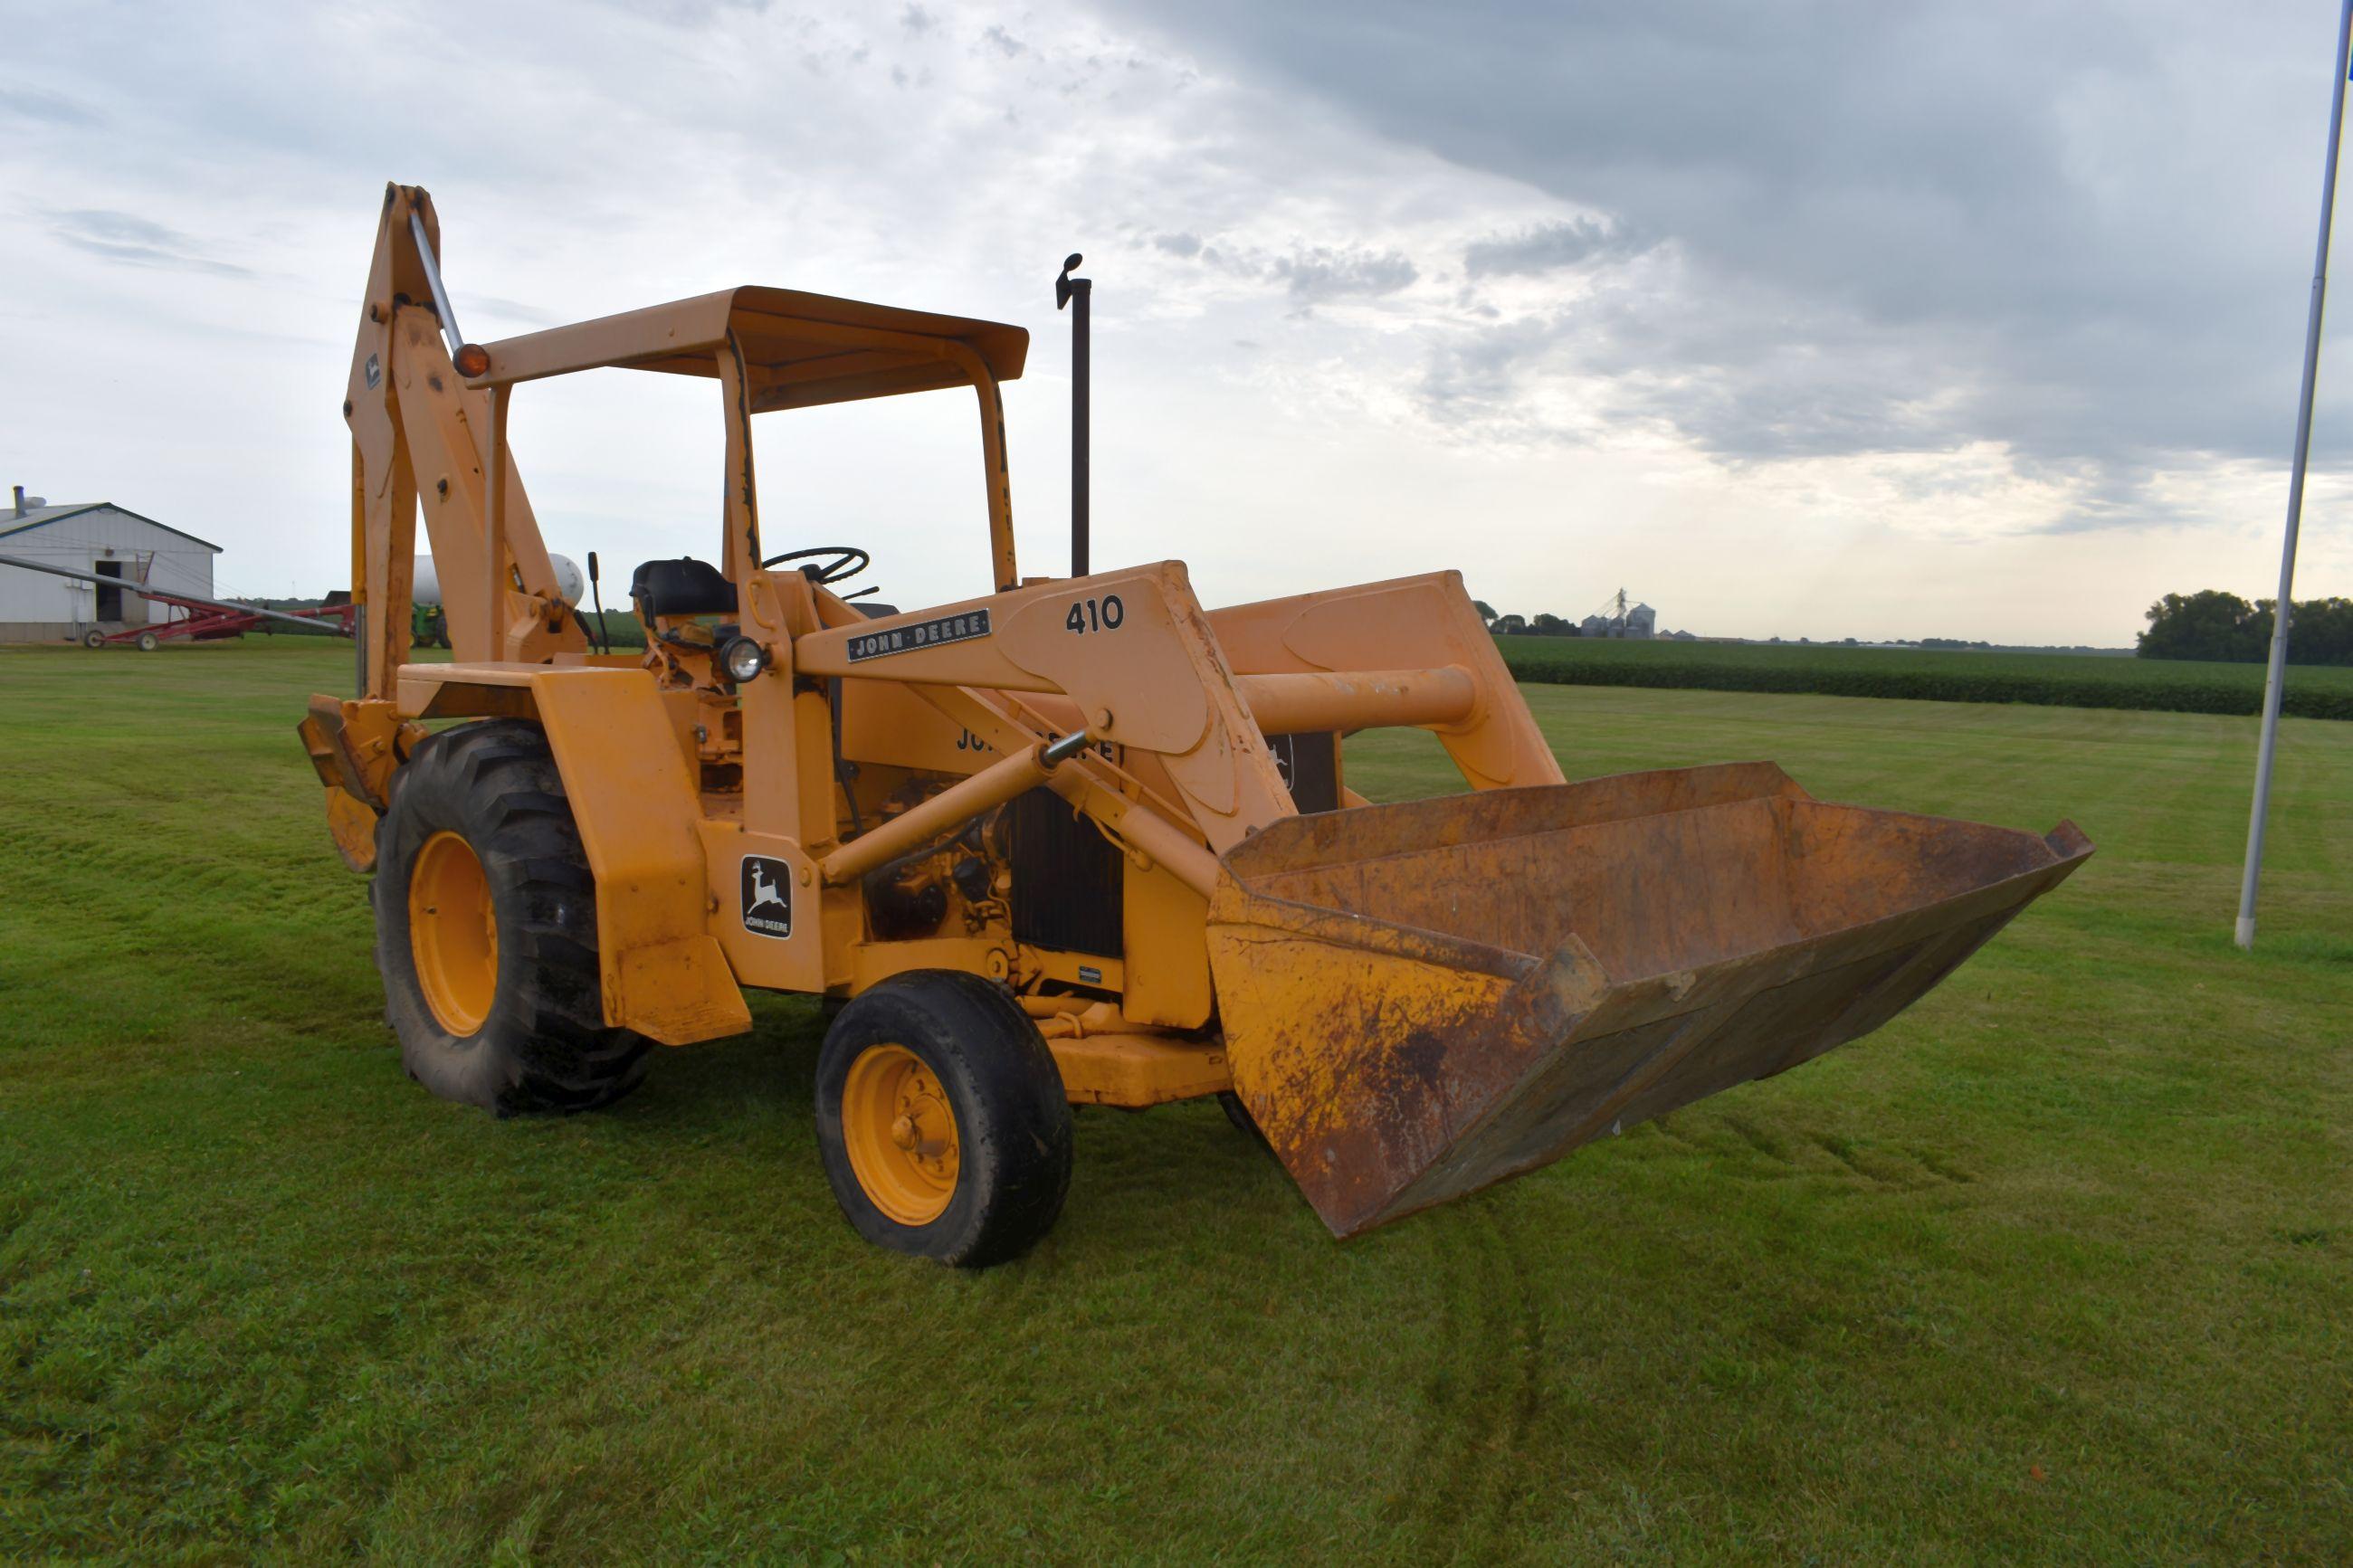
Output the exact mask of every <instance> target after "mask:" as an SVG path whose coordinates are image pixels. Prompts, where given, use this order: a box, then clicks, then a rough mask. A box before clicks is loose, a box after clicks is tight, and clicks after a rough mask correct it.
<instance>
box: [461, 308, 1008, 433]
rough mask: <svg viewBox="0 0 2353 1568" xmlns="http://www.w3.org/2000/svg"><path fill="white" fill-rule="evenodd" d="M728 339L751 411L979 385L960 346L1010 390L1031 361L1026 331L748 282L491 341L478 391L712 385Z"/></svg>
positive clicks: (477, 378) (985, 322) (475, 378)
mask: <svg viewBox="0 0 2353 1568" xmlns="http://www.w3.org/2000/svg"><path fill="white" fill-rule="evenodd" d="M731 332H732V333H733V336H734V339H735V342H736V343H737V345H738V346H739V347H740V348H741V349H742V351H743V354H744V372H745V378H744V379H745V382H746V384H747V385H748V386H749V387H750V389H751V402H752V412H754V413H755V414H758V413H763V412H765V411H767V410H770V409H776V408H807V407H810V406H813V405H817V404H821V403H848V402H850V401H852V400H854V399H857V398H861V397H888V396H891V395H893V394H896V393H902V392H929V391H932V390H934V388H938V387H944V386H965V385H969V384H971V382H972V380H973V377H972V376H971V375H970V374H968V373H967V371H966V369H965V365H963V364H961V363H958V361H959V359H960V358H961V357H962V355H961V353H959V351H958V350H957V349H956V348H955V346H953V345H961V347H962V349H964V350H968V351H970V352H971V353H973V354H975V355H977V356H978V358H979V359H980V361H981V363H983V364H985V365H986V366H987V369H988V374H990V375H992V376H994V377H995V378H996V379H997V380H998V381H1011V380H1013V379H1014V378H1015V377H1016V376H1018V375H1019V374H1021V364H1022V361H1023V360H1024V359H1025V358H1026V357H1027V356H1028V354H1029V332H1028V331H1026V330H1025V329H1023V328H1020V327H1011V326H1007V325H1005V324H1003V323H1002V322H998V321H972V320H968V319H966V318H965V317H961V316H935V315H933V314H931V313H930V312H929V311H925V310H900V309H898V308H896V307H893V306H890V305H869V304H865V303H862V302H860V301H859V300H837V299H835V298H833V297H832V296H830V295H826V294H804V293H801V292H799V291H798V290H797V289H763V288H758V287H755V286H750V285H747V286H745V287H744V288H740V289H722V290H721V291H720V292H718V293H716V294H705V295H702V296H701V297H700V298H698V299H693V300H678V301H676V302H675V303H672V304H668V305H651V306H649V307H647V308H646V309H644V310H628V311H625V312H623V313H622V314H620V315H617V316H600V317H598V318H597V319H596V320H595V321H581V322H577V323H575V324H574V325H572V326H568V327H550V328H549V329H548V330H547V331H541V332H528V333H525V334H524V335H523V336H522V337H516V338H503V339H501V340H500V341H499V342H493V343H486V344H484V345H483V346H484V347H485V348H487V349H488V350H489V351H490V355H491V368H490V370H489V371H488V373H486V374H483V375H480V376H478V377H474V378H472V384H474V385H477V386H481V385H508V384H513V383H516V382H523V381H536V380H539V379H541V378H542V377H544V376H551V375H563V374H568V373H570V372H573V371H580V370H593V369H596V368H598V367H600V366H605V365H616V366H620V367H623V368H626V369H629V370H658V371H666V372H669V373H670V374H673V375H707V376H716V375H717V374H719V368H718V365H717V363H715V360H714V358H713V356H714V355H715V354H717V353H719V352H720V351H721V350H722V349H723V348H724V347H725V346H726V343H727V340H728V336H729V334H730V333H731Z"/></svg>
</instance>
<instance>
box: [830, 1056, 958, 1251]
mask: <svg viewBox="0 0 2353 1568" xmlns="http://www.w3.org/2000/svg"><path fill="white" fill-rule="evenodd" d="M841 1137H842V1142H844V1143H845V1144H847V1145H848V1146H849V1168H850V1170H851V1171H852V1172H854V1173H856V1174H857V1176H858V1184H859V1185H860V1187H862V1188H864V1189H865V1191H866V1195H867V1197H868V1198H870V1199H871V1200H872V1202H873V1205H874V1206H875V1207H876V1208H878V1209H881V1211H882V1212H883V1213H884V1214H886V1215H890V1216H891V1218H892V1219H894V1220H896V1221H898V1223H900V1224H901V1225H928V1224H930V1223H931V1222H932V1221H933V1220H935V1219H937V1218H939V1217H940V1215H941V1214H942V1213H943V1212H944V1211H945V1210H946V1208H947V1206H948V1200H949V1199H951V1198H953V1197H955V1185H956V1163H957V1156H958V1149H957V1144H956V1124H955V1110H954V1108H953V1107H951V1106H950V1105H949V1104H948V1096H947V1090H945V1089H942V1088H941V1087H940V1080H939V1079H938V1078H937V1077H936V1076H934V1073H933V1072H932V1069H931V1068H928V1067H925V1066H924V1065H923V1058H921V1057H919V1056H917V1055H915V1053H914V1052H913V1051H911V1050H909V1049H907V1047H904V1046H869V1047H866V1048H865V1049H864V1050H863V1051H860V1053H859V1054H858V1059H857V1060H856V1061H853V1062H851V1063H850V1064H849V1077H848V1078H847V1079H844V1080H843V1082H842V1086H841Z"/></svg>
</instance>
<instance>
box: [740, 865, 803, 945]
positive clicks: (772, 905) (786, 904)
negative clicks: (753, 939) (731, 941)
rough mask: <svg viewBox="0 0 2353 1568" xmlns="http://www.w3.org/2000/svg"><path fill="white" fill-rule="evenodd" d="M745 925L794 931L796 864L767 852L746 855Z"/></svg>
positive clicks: (778, 932)
mask: <svg viewBox="0 0 2353 1568" xmlns="http://www.w3.org/2000/svg"><path fill="white" fill-rule="evenodd" d="M744 930H745V931H757V932H758V933H759V934H760V935H762V936H778V937H783V936H790V935H792V934H793V868H791V867H790V866H787V865H786V864H785V863H784V862H783V861H782V860H777V859H773V858H770V857H768V856H765V855H746V856H744Z"/></svg>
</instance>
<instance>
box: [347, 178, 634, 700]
mask: <svg viewBox="0 0 2353 1568" xmlns="http://www.w3.org/2000/svg"><path fill="white" fill-rule="evenodd" d="M439 247H440V224H439V222H438V219H437V218H436V217H435V216H434V213H433V199H432V197H431V196H429V195H427V194H426V193H425V191H424V190H422V189H421V188H419V187H417V186H415V185H387V186H385V199H384V210H383V214H382V216H381V218H380V220H379V221H378V223H377V226H376V237H375V261H374V263H373V264H372V265H371V266H370V268H369V269H368V283H367V297H366V299H365V300H364V301H363V303H362V306H361V310H360V321H359V331H358V335H357V339H356V341H355V342H354V343H353V349H352V369H351V379H350V381H349V383H348V384H347V385H346V388H345V391H344V394H343V416H344V419H345V420H346V422H347V423H349V425H350V426H351V430H352V454H353V474H352V479H353V484H352V565H353V581H352V597H353V601H354V602H356V603H358V604H359V605H362V606H363V607H364V621H365V626H366V630H365V641H364V647H363V650H362V666H361V668H362V670H363V672H364V675H363V680H362V688H363V693H362V694H363V695H364V696H366V697H371V698H390V697H391V696H392V695H393V693H394V687H395V679H396V671H397V669H398V668H399V667H400V665H401V663H402V662H403V661H404V660H405V659H406V658H407V655H408V620H409V607H410V593H411V582H410V578H411V575H412V573H413V563H414V561H415V558H416V554H417V505H418V502H419V501H420V500H421V501H422V502H423V503H424V508H425V522H426V529H427V536H428V539H429V541H430V545H431V549H432V552H433V559H434V561H435V563H436V564H437V565H438V567H439V568H440V577H441V583H442V590H443V595H444V604H443V608H444V609H445V611H446V612H447V615H448V625H449V640H450V646H451V647H453V648H454V649H455V650H456V654H457V657H458V658H460V659H467V660H483V659H496V660H518V659H519V660H522V661H525V662H532V663H537V662H542V661H544V660H545V659H546V658H549V657H550V656H551V655H553V654H554V653H556V652H559V651H566V650H569V651H575V652H585V651H586V649H587V646H588V645H587V638H586V634H585V633H584V632H583V631H582V629H581V627H580V626H579V623H578V621H577V620H576V619H575V617H573V616H571V614H570V613H569V611H568V609H567V608H566V606H565V603H564V598H563V595H562V593H561V591H560V590H559V588H558V587H557V584H556V581H555V573H554V568H553V567H552V566H551V565H550V563H549V562H548V558H547V547H546V545H545V544H544V543H543V542H542V541H541V539H540V534H539V525H538V522H537V521H536V520H535V519H534V518H533V515H532V510H531V500H530V498H529V497H528V496H527V495H526V494H525V493H524V490H523V485H522V478H521V477H520V476H519V475H518V474H517V473H516V471H515V467H514V463H513V461H512V457H506V458H505V460H504V461H503V462H502V463H501V467H502V468H503V469H504V473H505V482H504V484H503V485H502V487H501V489H502V490H503V502H504V504H503V505H502V506H501V509H500V510H501V523H502V527H501V533H502V534H503V535H504V548H503V549H502V550H501V552H500V556H501V559H500V563H499V567H498V570H497V572H496V574H495V576H496V579H497V580H498V581H499V582H500V583H501V584H504V585H505V591H504V593H503V595H502V597H503V600H504V602H503V603H501V604H498V605H492V604H491V598H492V593H491V581H492V578H493V575H494V574H493V573H492V571H491V563H490V562H489V561H488V560H487V558H486V546H487V544H488V542H489V540H490V527H489V517H488V508H487V505H486V499H487V493H488V492H487V487H486V484H485V480H484V477H483V476H484V473H485V471H486V469H487V468H489V466H490V464H489V458H490V456H491V452H490V439H491V433H492V426H493V424H494V421H493V420H492V418H491V404H490V394H488V393H487V392H485V391H483V390H480V389H479V388H477V387H473V386H470V385H468V384H466V380H465V378H464V377H462V376H461V375H459V373H458V370H457V367H456V365H455V364H454V363H452V360H451V357H450V349H449V346H448V343H447V342H445V341H444V327H445V325H446V323H445V322H444V321H443V320H442V317H441V314H440V312H439V311H438V310H437V309H436V306H435V304H434V301H435V300H438V299H446V297H447V296H446V294H445V293H444V291H443V289H442V287H441V283H440V278H439V263H438V259H437V256H438V250H439ZM499 395H501V396H502V397H508V396H512V389H511V388H501V389H500V392H499Z"/></svg>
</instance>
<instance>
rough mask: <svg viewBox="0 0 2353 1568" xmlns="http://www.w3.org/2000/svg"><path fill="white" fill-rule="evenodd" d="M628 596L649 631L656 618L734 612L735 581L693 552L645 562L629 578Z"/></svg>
mask: <svg viewBox="0 0 2353 1568" xmlns="http://www.w3.org/2000/svg"><path fill="white" fill-rule="evenodd" d="M629 598H630V600H631V602H632V603H634V604H635V605H637V607H638V619H639V620H641V621H643V622H645V624H646V629H647V630H649V631H651V630H652V629H653V624H654V622H655V621H656V620H657V619H661V618H669V617H673V616H732V615H733V614H734V613H735V584H733V583H730V582H729V581H728V580H727V579H726V578H725V577H723V576H722V575H721V574H720V572H719V568H718V567H716V566H713V565H712V563H710V562H708V561H697V560H696V559H695V558H694V557H693V556H691V555H681V556H680V557H679V558H678V559H677V560H675V561H649V562H646V563H644V564H643V565H641V566H639V567H638V569H637V572H636V573H635V574H633V575H632V576H631V577H630V578H629Z"/></svg>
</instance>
